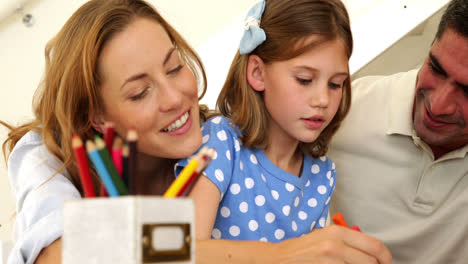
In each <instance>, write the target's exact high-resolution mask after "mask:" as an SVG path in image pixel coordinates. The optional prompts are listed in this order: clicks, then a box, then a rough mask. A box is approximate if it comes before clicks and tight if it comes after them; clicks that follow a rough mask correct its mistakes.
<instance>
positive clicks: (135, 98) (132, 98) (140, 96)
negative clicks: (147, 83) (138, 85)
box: [130, 88, 148, 101]
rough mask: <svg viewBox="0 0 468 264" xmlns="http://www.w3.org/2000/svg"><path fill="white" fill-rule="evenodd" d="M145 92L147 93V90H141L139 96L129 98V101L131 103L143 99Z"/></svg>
mask: <svg viewBox="0 0 468 264" xmlns="http://www.w3.org/2000/svg"><path fill="white" fill-rule="evenodd" d="M147 92H148V88H145V89H143V91H141V92H140V93H139V94H137V95H134V96H131V97H130V100H132V101H138V100H140V99H142V98H144V97H145V95H146V93H147Z"/></svg>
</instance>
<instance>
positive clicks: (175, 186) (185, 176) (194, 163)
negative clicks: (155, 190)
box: [163, 155, 200, 198]
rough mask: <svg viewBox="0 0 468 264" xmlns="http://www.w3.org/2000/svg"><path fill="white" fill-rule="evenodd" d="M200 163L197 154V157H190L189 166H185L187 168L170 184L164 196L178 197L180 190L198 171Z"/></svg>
mask: <svg viewBox="0 0 468 264" xmlns="http://www.w3.org/2000/svg"><path fill="white" fill-rule="evenodd" d="M199 165H200V158H199V157H197V155H195V157H193V158H192V159H190V161H189V163H188V164H187V166H185V168H184V169H183V170H182V171H181V172H180V174H179V176H178V177H177V179H175V180H174V182H172V184H171V186H169V188H168V189H167V190H166V192H165V193H164V195H163V196H164V197H165V198H173V197H177V195H178V194H179V193H180V190H182V188H183V187H184V185H185V184H186V183H187V181H189V179H190V177H191V176H192V174H193V173H194V172H195V171H196V169H197V168H198V166H199Z"/></svg>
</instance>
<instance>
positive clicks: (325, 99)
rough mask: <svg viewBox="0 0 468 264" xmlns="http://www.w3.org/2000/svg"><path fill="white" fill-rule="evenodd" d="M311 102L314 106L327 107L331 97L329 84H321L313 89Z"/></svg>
mask: <svg viewBox="0 0 468 264" xmlns="http://www.w3.org/2000/svg"><path fill="white" fill-rule="evenodd" d="M311 93H312V95H311V97H312V98H311V102H312V106H313V107H320V108H326V107H327V106H328V103H329V100H330V97H329V94H328V84H327V83H325V84H321V85H320V86H318V87H317V89H312V90H311Z"/></svg>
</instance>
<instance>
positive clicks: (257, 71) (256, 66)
mask: <svg viewBox="0 0 468 264" xmlns="http://www.w3.org/2000/svg"><path fill="white" fill-rule="evenodd" d="M264 68H265V63H263V60H262V59H261V58H260V57H259V56H257V55H250V56H249V61H248V62H247V82H249V84H250V86H252V88H253V89H254V90H255V91H257V92H263V91H264V90H265V82H264V80H263V70H264Z"/></svg>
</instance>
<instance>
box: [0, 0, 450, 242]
mask: <svg viewBox="0 0 468 264" xmlns="http://www.w3.org/2000/svg"><path fill="white" fill-rule="evenodd" d="M4 1H7V2H4ZM21 1H24V0H21ZM11 2H16V0H1V2H0V7H1V6H3V5H7V4H11ZM84 2H86V1H85V0H65V1H64V0H31V1H29V3H28V4H27V5H26V6H25V7H24V8H23V13H24V14H25V13H31V14H32V15H33V16H34V18H35V21H36V23H35V24H34V25H33V26H32V27H25V26H24V25H23V24H22V22H21V17H22V15H21V14H13V15H11V16H10V17H8V18H7V19H6V20H3V21H0V58H1V59H0V80H2V86H1V88H0V120H4V121H8V122H12V123H14V124H18V123H22V122H24V121H26V120H28V119H30V118H32V112H31V100H32V96H33V93H34V91H35V89H36V87H37V84H38V82H39V81H40V78H41V76H42V72H43V68H44V67H43V64H44V59H43V54H44V46H45V44H46V42H47V41H48V40H49V39H50V38H51V37H52V36H53V35H54V34H55V33H56V32H57V31H58V30H59V28H60V27H61V26H62V25H63V23H64V22H65V21H66V19H67V18H68V17H69V16H70V15H71V14H72V13H73V11H74V10H76V9H77V8H78V7H79V6H80V5H82V4H83V3H84ZM150 2H152V3H153V4H154V5H155V6H156V7H157V8H158V9H159V10H160V11H161V13H162V14H163V15H164V16H165V17H166V18H167V19H168V21H169V22H171V23H172V24H173V26H174V27H175V28H176V29H177V30H179V32H180V33H181V34H182V35H183V36H185V38H186V39H187V40H188V41H189V43H191V44H192V45H193V46H194V47H195V48H196V50H197V51H198V52H199V53H200V56H201V57H202V60H203V61H204V63H205V66H206V70H207V75H208V94H207V95H206V96H205V98H204V99H203V101H202V102H204V103H207V104H208V105H209V106H210V107H213V106H214V102H215V100H216V97H217V94H218V92H219V89H220V88H221V86H222V84H223V82H224V78H225V75H226V72H227V69H228V67H229V64H230V61H231V59H232V57H233V56H234V53H235V51H236V49H237V46H238V42H239V39H240V35H241V33H242V27H243V17H244V14H245V12H246V10H247V8H248V7H250V6H251V5H252V4H253V3H255V2H256V0H236V1H232V0H151V1H150ZM343 2H344V3H345V4H346V6H347V8H348V10H349V13H350V17H351V22H352V30H353V35H354V40H355V49H354V53H353V56H352V58H351V61H350V69H351V72H352V73H354V76H362V75H367V74H370V73H372V74H386V73H390V72H395V71H400V70H407V69H410V68H412V67H414V66H415V65H417V64H419V63H420V62H421V61H422V59H423V57H424V56H425V54H426V53H427V50H428V49H429V44H430V42H431V41H432V35H433V31H434V28H435V25H436V24H437V20H438V17H437V15H436V16H434V18H432V19H430V20H428V21H427V22H426V23H423V24H421V23H422V22H423V21H426V20H427V19H428V18H430V17H431V16H432V15H433V14H434V13H436V12H437V11H438V10H440V8H441V7H442V6H443V5H444V4H446V3H447V2H448V0H430V1H428V0H406V1H405V0H343ZM181 5H184V7H182V6H181ZM0 13H1V8H0ZM418 25H419V27H417V26H418ZM415 28H416V29H415ZM401 54H403V56H401ZM397 55H400V56H397ZM413 55H414V56H413ZM5 135H6V130H5V129H3V128H0V142H3V140H4V138H5ZM0 157H1V158H3V156H1V155H0ZM0 164H1V165H0V224H1V225H2V227H0V240H9V239H10V233H11V228H12V224H11V223H12V221H11V220H10V219H11V216H12V214H13V213H14V204H13V199H12V195H11V191H10V188H9V184H8V178H7V175H6V172H5V168H4V163H3V162H0Z"/></svg>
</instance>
